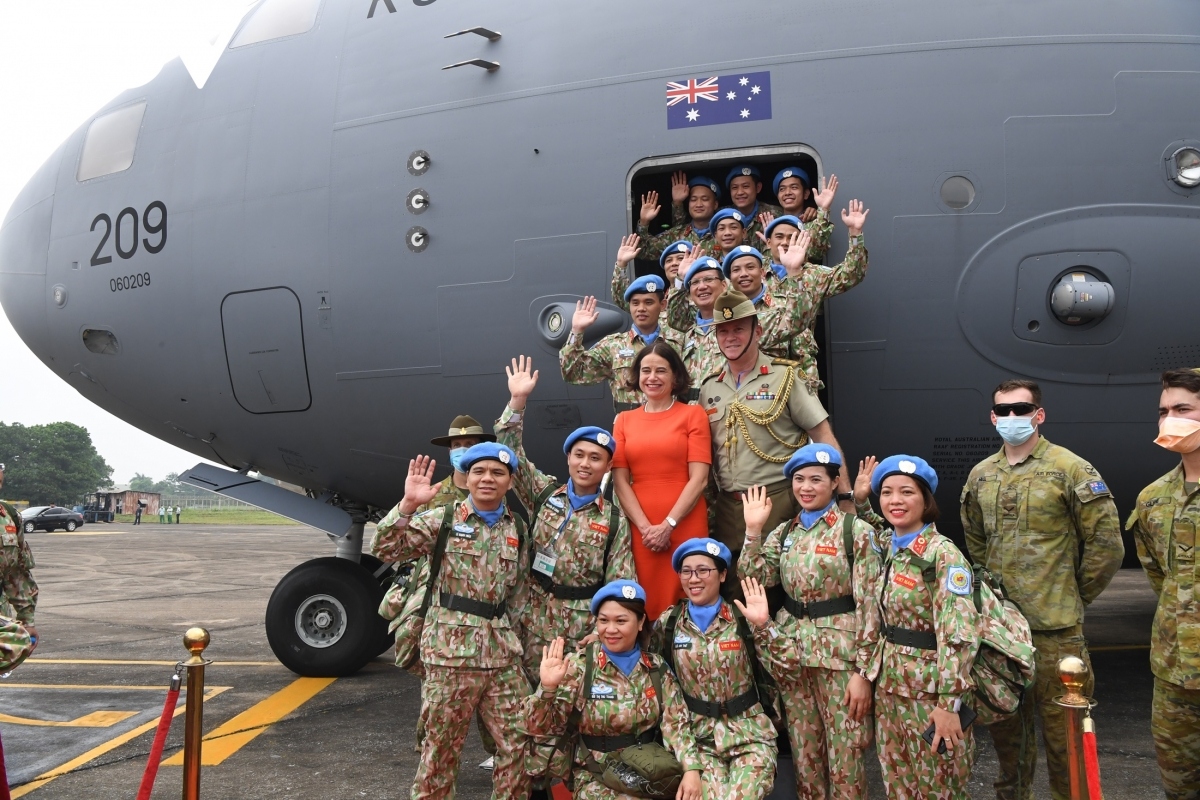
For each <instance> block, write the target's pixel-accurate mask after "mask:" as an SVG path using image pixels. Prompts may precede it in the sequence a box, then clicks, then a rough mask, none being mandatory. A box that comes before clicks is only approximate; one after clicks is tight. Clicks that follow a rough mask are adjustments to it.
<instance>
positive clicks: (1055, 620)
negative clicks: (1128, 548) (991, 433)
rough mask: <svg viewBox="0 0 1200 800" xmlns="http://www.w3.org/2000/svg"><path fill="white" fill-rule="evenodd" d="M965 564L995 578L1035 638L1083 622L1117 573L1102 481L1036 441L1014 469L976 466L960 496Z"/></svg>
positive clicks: (998, 459) (1117, 541)
mask: <svg viewBox="0 0 1200 800" xmlns="http://www.w3.org/2000/svg"><path fill="white" fill-rule="evenodd" d="M959 503H960V504H961V514H962V523H963V532H964V534H965V535H966V539H967V549H968V550H970V553H971V557H972V558H974V559H976V560H977V561H980V562H981V563H982V564H983V565H984V566H985V567H987V568H988V569H990V570H991V571H993V572H995V573H997V574H999V575H1000V577H1001V578H1002V579H1003V580H1004V586H1005V588H1006V589H1007V590H1008V593H1009V596H1010V597H1012V599H1013V600H1014V601H1016V603H1017V605H1019V606H1020V607H1021V611H1023V612H1024V613H1025V617H1026V618H1027V619H1028V620H1029V627H1030V628H1032V629H1033V630H1035V631H1041V630H1057V629H1059V628H1066V627H1070V626H1072V625H1077V624H1079V623H1081V622H1083V608H1084V606H1086V605H1087V604H1088V603H1091V602H1092V601H1093V600H1095V599H1096V598H1097V597H1098V596H1099V595H1100V593H1101V592H1102V591H1104V588H1105V587H1106V586H1108V583H1109V581H1111V580H1112V579H1113V576H1114V575H1115V574H1116V573H1117V570H1118V569H1120V567H1121V559H1122V558H1123V557H1124V555H1125V546H1124V545H1123V544H1122V542H1121V520H1120V517H1118V516H1117V506H1116V504H1115V503H1113V498H1112V493H1111V492H1110V491H1109V490H1108V486H1107V485H1106V484H1105V483H1104V479H1103V478H1101V477H1100V474H1099V473H1098V472H1096V470H1095V469H1094V468H1093V467H1092V465H1091V464H1089V463H1088V462H1086V461H1084V460H1083V459H1082V458H1080V457H1079V456H1077V455H1075V454H1074V453H1072V452H1071V451H1070V450H1067V449H1066V448H1063V447H1059V446H1058V445H1054V444H1051V443H1050V442H1049V441H1047V440H1046V439H1045V437H1042V440H1041V441H1040V442H1038V444H1037V447H1035V448H1034V449H1033V452H1032V453H1031V454H1030V455H1029V457H1028V458H1026V459H1025V460H1024V461H1022V462H1021V463H1020V464H1016V465H1013V466H1010V465H1009V463H1008V459H1007V457H1006V456H1005V455H1004V450H1003V448H1001V450H1000V452H998V453H996V454H995V455H992V456H989V457H987V458H985V459H984V460H983V461H981V462H979V463H978V464H976V465H975V467H974V469H972V470H971V474H970V475H969V476H967V483H966V485H965V486H964V487H963V490H962V494H961V495H960V497H959Z"/></svg>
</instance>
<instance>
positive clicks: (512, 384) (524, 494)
mask: <svg viewBox="0 0 1200 800" xmlns="http://www.w3.org/2000/svg"><path fill="white" fill-rule="evenodd" d="M504 370H505V372H506V373H507V374H508V395H509V397H508V405H507V406H506V407H505V409H504V413H503V414H501V415H500V419H498V420H497V421H496V423H495V425H493V426H492V430H493V432H494V433H495V434H496V441H498V442H499V443H500V444H503V445H506V446H507V447H509V448H511V449H512V451H513V452H514V453H516V454H517V462H518V467H517V472H516V475H514V476H513V489H514V490H515V491H516V493H517V497H519V498H520V500H521V505H523V506H525V510H526V511H528V512H530V513H532V512H533V505H534V502H535V500H536V498H537V496H538V495H539V494H540V493H541V492H542V490H544V489H545V488H546V487H547V486H552V485H557V483H558V479H557V478H555V477H554V476H553V475H547V474H546V473H544V472H542V471H541V470H539V469H538V468H537V466H536V465H535V464H534V463H533V462H532V461H531V460H530V459H529V456H528V455H526V453H525V448H524V443H523V439H524V436H523V429H524V421H525V405H526V403H527V402H528V400H529V396H530V395H531V394H533V390H534V389H535V388H536V387H537V381H538V373H537V370H535V369H534V368H533V359H532V358H530V357H529V356H520V358H514V359H513V360H512V364H511V365H509V366H506V367H505V368H504Z"/></svg>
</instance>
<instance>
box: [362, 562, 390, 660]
mask: <svg viewBox="0 0 1200 800" xmlns="http://www.w3.org/2000/svg"><path fill="white" fill-rule="evenodd" d="M358 564H359V566H361V567H363V568H364V569H366V570H367V571H368V572H370V573H371V574H372V575H375V574H376V573H379V577H378V578H376V579H375V580H376V582H377V583H378V584H379V596H378V597H377V598H376V599H375V610H376V613H375V617H376V619H378V620H379V639H378V642H377V643H376V645H375V650H374V652H373V653H372V656H371V657H372V658H374V657H375V656H377V655H381V654H383V653H385V652H387V650H388V648H390V647H391V646H392V645H394V644H395V643H396V637H395V634H392V633H390V632H389V631H388V623H387V620H385V619H384V618H383V617H381V616H379V603H380V602H381V601H382V600H383V595H384V594H385V593H386V592H387V590H388V588H389V587H391V585H392V578H393V577H394V576H395V574H396V568H395V567H394V566H393V565H389V566H388V569H385V570H383V572H380V569H381V568H382V567H383V562H382V561H380V560H379V559H378V558H376V557H375V556H373V555H369V554H368V553H363V554H362V558H361V559H360V560H359V562H358Z"/></svg>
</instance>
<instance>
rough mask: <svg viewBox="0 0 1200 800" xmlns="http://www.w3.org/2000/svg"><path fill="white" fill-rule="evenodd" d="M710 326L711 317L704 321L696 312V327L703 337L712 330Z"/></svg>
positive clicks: (711, 324)
mask: <svg viewBox="0 0 1200 800" xmlns="http://www.w3.org/2000/svg"><path fill="white" fill-rule="evenodd" d="M712 326H713V318H712V317H709V318H708V319H705V318H704V317H702V316H700V312H699V311H697V312H696V327H697V328H699V329H700V332H701V333H703V334H704V335H705V336H707V335H708V332H709V330H710V329H711V328H712Z"/></svg>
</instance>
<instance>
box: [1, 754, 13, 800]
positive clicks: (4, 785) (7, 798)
mask: <svg viewBox="0 0 1200 800" xmlns="http://www.w3.org/2000/svg"><path fill="white" fill-rule="evenodd" d="M0 800H12V795H10V794H9V793H8V771H7V770H6V769H5V768H4V742H3V741H0Z"/></svg>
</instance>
